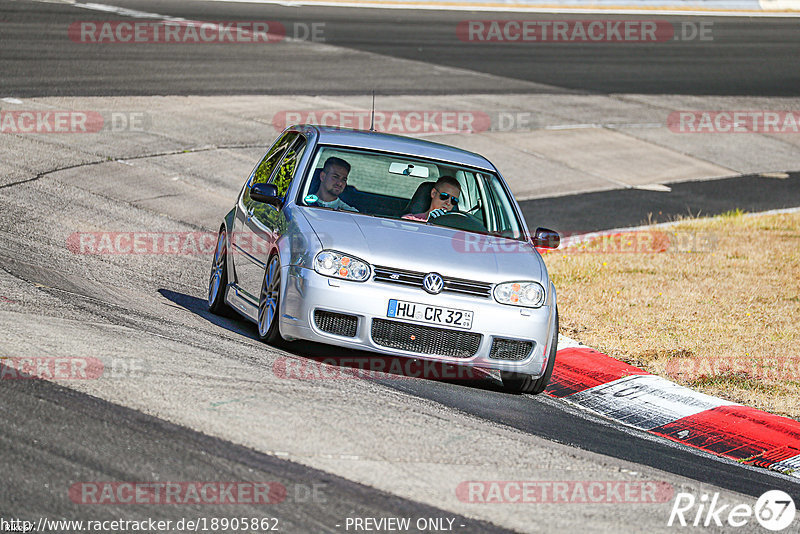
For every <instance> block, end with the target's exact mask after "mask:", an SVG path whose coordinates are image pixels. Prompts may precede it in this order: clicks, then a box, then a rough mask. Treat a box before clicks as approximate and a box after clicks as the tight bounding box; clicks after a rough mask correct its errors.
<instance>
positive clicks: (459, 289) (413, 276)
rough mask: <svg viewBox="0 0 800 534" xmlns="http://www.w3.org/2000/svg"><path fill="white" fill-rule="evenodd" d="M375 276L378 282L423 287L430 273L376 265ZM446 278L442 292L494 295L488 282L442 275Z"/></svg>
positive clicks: (482, 295)
mask: <svg viewBox="0 0 800 534" xmlns="http://www.w3.org/2000/svg"><path fill="white" fill-rule="evenodd" d="M374 271H375V276H374V277H373V280H375V281H376V282H386V283H388V284H401V285H406V286H413V287H416V288H419V289H422V279H423V278H425V275H426V274H428V273H420V272H416V271H405V270H403V269H393V268H391V267H380V266H377V265H376V266H375V267H374ZM442 280H444V288H443V289H442V292H445V293H447V292H450V293H460V294H462V295H471V296H473V297H482V298H487V299H488V298H490V297H491V296H492V284H487V283H486V282H475V281H473V280H464V279H463V278H452V277H448V276H442Z"/></svg>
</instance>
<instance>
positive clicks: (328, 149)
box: [208, 125, 559, 393]
mask: <svg viewBox="0 0 800 534" xmlns="http://www.w3.org/2000/svg"><path fill="white" fill-rule="evenodd" d="M558 242H559V236H558V234H557V233H555V232H553V231H551V230H547V229H544V228H539V229H537V230H536V232H535V233H534V234H533V235H531V234H530V233H529V232H528V228H527V226H526V225H525V221H524V219H523V217H522V214H521V210H520V208H519V206H518V205H517V203H516V202H515V201H514V198H513V197H512V195H511V193H510V191H509V189H508V186H507V185H506V183H505V182H504V180H503V178H502V177H501V176H500V173H499V172H498V171H497V169H496V168H495V167H494V165H492V164H491V163H490V162H489V161H488V160H486V159H485V158H483V157H482V156H479V155H477V154H474V153H471V152H466V151H464V150H460V149H457V148H453V147H450V146H446V145H441V144H437V143H431V142H428V141H422V140H418V139H410V138H405V137H400V136H394V135H387V134H380V133H376V132H372V131H369V132H367V131H357V130H345V129H340V128H327V127H319V126H309V125H301V126H294V127H291V128H288V129H287V130H286V131H284V132H283V133H282V134H281V135H280V136H279V137H278V139H277V140H276V141H275V143H274V144H273V145H272V147H271V148H270V149H269V150H268V151H267V153H266V154H265V155H264V157H263V158H262V159H261V161H259V163H258V164H257V165H256V166H255V168H254V169H253V171H252V173H251V174H250V176H249V177H248V178H247V181H246V182H245V184H244V186H243V187H242V190H241V192H240V194H239V197H238V199H237V201H236V205H235V206H234V207H233V209H232V210H231V211H230V212H229V213H228V214H227V215H226V216H225V218H224V220H223V221H222V225H221V226H220V231H219V238H218V241H217V246H216V250H215V254H214V260H213V265H212V269H211V277H210V281H209V289H208V304H209V308H210V310H211V311H212V312H214V313H219V314H223V313H228V312H229V310H231V309H232V310H235V311H236V312H238V313H239V314H241V315H242V316H244V317H245V318H247V319H249V320H251V321H253V322H255V323H256V324H257V325H258V334H259V337H261V338H262V339H263V340H265V341H267V342H269V343H276V342H278V341H281V340H286V341H292V340H297V339H305V340H311V341H316V342H320V343H329V344H334V345H338V346H341V347H352V348H353V349H361V350H368V351H373V352H377V353H381V354H385V355H391V356H403V357H410V358H419V359H427V360H435V361H438V362H446V363H449V364H458V365H468V366H475V367H480V368H485V369H495V370H499V371H500V375H501V378H502V381H503V385H504V387H505V388H507V389H508V390H511V391H517V392H525V393H541V392H542V391H543V390H544V389H545V386H547V383H548V381H549V380H550V375H551V373H552V371H553V364H554V363H555V357H556V346H557V337H558V312H557V309H556V291H555V288H554V286H553V284H552V283H551V282H550V279H549V277H548V274H547V268H546V267H545V264H544V262H543V261H542V257H541V256H540V255H539V252H538V251H537V250H536V247H539V248H555V247H557V246H558Z"/></svg>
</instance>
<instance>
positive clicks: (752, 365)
mask: <svg viewBox="0 0 800 534" xmlns="http://www.w3.org/2000/svg"><path fill="white" fill-rule="evenodd" d="M654 232H656V233H655V234H648V235H647V236H644V237H646V239H643V237H642V236H639V237H638V238H637V236H630V235H623V236H621V239H622V241H620V240H619V239H618V240H617V241H616V242H613V241H611V242H609V241H606V242H605V243H601V242H599V241H597V242H595V243H593V244H592V243H590V244H588V245H584V248H581V247H580V246H577V247H575V246H573V247H570V248H567V249H565V250H561V249H559V250H558V251H554V252H553V253H551V254H547V255H546V256H545V261H546V263H547V265H548V269H549V271H550V275H551V277H552V278H553V282H554V283H555V285H556V289H557V291H558V299H559V306H558V307H559V314H560V319H561V332H562V333H563V334H566V335H567V336H570V337H572V338H574V339H576V340H578V341H581V342H583V343H585V344H587V345H590V346H592V347H595V348H597V349H598V350H600V351H602V352H605V353H606V354H608V355H610V356H613V357H615V358H618V359H620V360H623V361H625V362H628V363H630V364H632V365H636V366H638V367H641V368H643V369H645V370H646V371H649V372H651V373H653V374H658V375H661V376H665V377H667V378H669V379H671V380H674V381H676V382H678V383H681V384H683V385H686V386H689V387H692V388H694V389H697V390H699V391H702V392H704V393H708V394H710V395H715V396H719V397H722V398H725V399H728V400H731V401H734V402H738V403H741V404H746V405H748V406H753V407H756V408H760V409H763V410H766V411H769V412H772V413H776V414H781V415H786V416H789V417H793V418H795V419H800V349H798V343H800V213H792V214H776V215H760V216H745V215H743V214H742V213H741V212H733V213H730V214H725V215H722V216H719V217H714V218H711V219H694V220H685V221H681V222H680V224H679V225H677V226H674V227H670V228H668V229H661V230H654ZM653 236H655V237H653ZM637 240H638V243H637V242H636V241H637ZM631 241H634V244H633V247H632V248H634V249H636V248H638V250H646V251H647V252H619V250H620V248H627V250H630V249H631V247H630V245H631ZM664 249H666V250H665V251H663V252H651V251H653V250H664Z"/></svg>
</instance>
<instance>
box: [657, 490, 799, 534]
mask: <svg viewBox="0 0 800 534" xmlns="http://www.w3.org/2000/svg"><path fill="white" fill-rule="evenodd" d="M796 512H797V510H796V508H795V504H794V500H793V499H792V497H791V496H790V495H789V494H788V493H786V492H783V491H781V490H770V491H768V492H766V493H764V494H763V495H762V496H761V497H759V498H758V500H757V501H756V504H755V506H752V507H751V506H750V505H749V504H744V503H742V504H737V505H735V506H731V505H730V504H722V505H721V504H719V493H715V494H714V495H713V496H711V497H709V496H708V494H703V495H702V496H701V497H700V498H699V499H697V498H695V496H694V495H692V494H691V493H678V495H677V496H676V497H675V503H674V504H673V506H672V512H671V513H670V515H669V521H668V522H667V526H670V527H671V526H673V525H678V526H681V527H685V526H688V525H692V526H695V527H699V526H703V527H710V526H712V525H713V526H716V527H722V526H726V527H735V528H738V527H743V526H745V525H747V524H748V523H749V522H750V521H751V520H752V518H753V516H755V518H756V521H758V523H759V524H760V525H761V526H762V527H764V528H765V529H767V530H772V531H773V532H777V531H780V530H784V529H785V528H786V527H788V526H789V525H791V524H792V521H794V517H795V513H796Z"/></svg>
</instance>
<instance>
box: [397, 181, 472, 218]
mask: <svg viewBox="0 0 800 534" xmlns="http://www.w3.org/2000/svg"><path fill="white" fill-rule="evenodd" d="M459 195H461V184H459V183H458V180H456V179H455V178H453V177H452V176H442V177H441V178H439V179H438V180H436V183H435V184H434V186H433V189H431V205H430V207H429V208H428V211H423V212H422V213H408V214H406V215H403V219H408V220H410V221H423V222H425V221H430V220H431V219H435V218H436V217H441V216H442V215H444V214H445V213H447V212H449V211H452V210H453V209H454V208H455V207H456V206H458V197H459Z"/></svg>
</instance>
